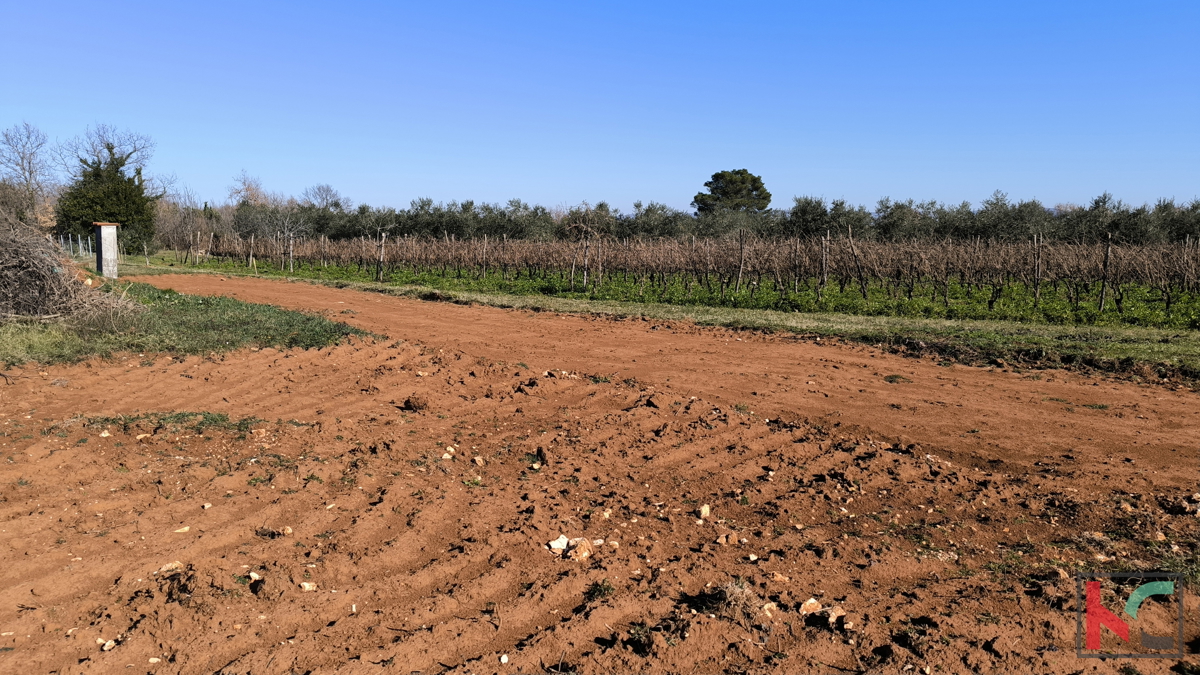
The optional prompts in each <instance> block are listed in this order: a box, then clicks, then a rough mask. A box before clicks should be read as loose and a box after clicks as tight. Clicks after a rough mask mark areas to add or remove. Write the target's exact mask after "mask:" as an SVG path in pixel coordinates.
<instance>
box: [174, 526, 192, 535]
mask: <svg viewBox="0 0 1200 675" xmlns="http://www.w3.org/2000/svg"><path fill="white" fill-rule="evenodd" d="M190 529H192V528H191V527H190V526H188V525H184V526H183V527H181V528H179V529H178V530H175V532H176V533H177V534H182V533H184V532H187V531H188V530H190Z"/></svg>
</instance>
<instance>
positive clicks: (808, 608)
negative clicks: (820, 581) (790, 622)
mask: <svg viewBox="0 0 1200 675" xmlns="http://www.w3.org/2000/svg"><path fill="white" fill-rule="evenodd" d="M819 611H821V603H819V602H817V599H816V598H809V599H807V600H805V601H804V603H803V604H802V605H800V613H801V614H816V613H817V612H819Z"/></svg>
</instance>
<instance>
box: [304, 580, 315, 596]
mask: <svg viewBox="0 0 1200 675" xmlns="http://www.w3.org/2000/svg"><path fill="white" fill-rule="evenodd" d="M300 590H302V591H304V592H305V593H311V592H313V591H315V590H317V585H316V584H314V583H312V582H310V581H301V582H300Z"/></svg>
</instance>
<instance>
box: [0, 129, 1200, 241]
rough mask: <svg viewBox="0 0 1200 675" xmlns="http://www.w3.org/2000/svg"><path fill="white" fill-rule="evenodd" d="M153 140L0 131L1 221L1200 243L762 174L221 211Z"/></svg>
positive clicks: (1170, 216) (327, 195)
mask: <svg viewBox="0 0 1200 675" xmlns="http://www.w3.org/2000/svg"><path fill="white" fill-rule="evenodd" d="M154 147H155V146H154V142H153V141H152V140H151V139H149V138H148V137H146V136H144V135H142V134H138V133H135V132H129V131H120V130H118V129H116V128H114V127H111V126H106V125H100V126H97V127H94V128H89V129H87V130H86V131H85V133H84V134H83V135H81V136H79V137H77V138H73V139H69V140H67V141H65V142H62V143H51V142H50V141H49V139H48V138H47V137H46V135H45V134H44V133H43V132H41V131H40V130H38V129H37V128H36V127H34V126H32V125H30V124H27V123H26V124H19V125H15V126H13V127H11V128H9V129H6V130H4V131H3V132H2V133H0V220H5V221H8V222H18V221H19V222H25V223H29V224H34V225H37V226H39V227H41V228H42V229H43V230H47V231H53V232H55V233H57V234H60V235H80V234H83V235H86V234H88V233H89V232H90V230H91V223H92V222H96V221H108V222H117V223H120V224H121V226H122V227H121V229H120V231H119V236H120V241H121V243H122V246H124V247H125V248H126V249H127V250H129V251H131V252H134V251H139V252H140V251H141V250H143V249H144V248H146V247H158V246H165V247H168V248H172V249H176V250H180V249H183V248H189V247H194V246H195V245H196V242H198V241H200V240H202V239H204V238H211V237H212V236H216V235H230V236H237V237H240V238H243V239H248V238H250V237H254V238H257V239H259V240H263V239H270V238H283V239H288V240H296V239H320V240H333V241H338V240H351V239H358V238H364V237H365V238H370V239H376V240H378V239H381V238H384V237H390V238H392V239H395V238H397V237H421V238H429V239H451V240H464V239H466V240H473V239H480V238H483V237H487V238H490V239H502V240H503V239H516V240H535V241H551V240H569V241H579V240H584V239H598V238H608V239H615V240H628V239H637V238H649V239H654V238H667V239H680V240H684V239H689V238H692V237H695V238H701V239H711V238H729V237H739V236H743V235H745V234H752V235H754V236H756V237H761V238H765V239H772V238H778V239H791V238H819V237H822V236H830V237H834V238H853V239H856V240H858V241H880V242H905V241H946V240H994V241H998V242H1025V241H1030V240H1032V239H1033V238H1034V237H1037V238H1038V239H1040V240H1042V241H1064V242H1075V243H1097V242H1106V241H1109V240H1110V239H1111V240H1112V241H1114V242H1116V243H1118V244H1122V245H1125V244H1159V243H1174V242H1183V243H1187V242H1190V241H1195V240H1197V239H1200V199H1193V200H1191V201H1189V202H1176V201H1175V200H1174V199H1160V200H1158V201H1157V202H1156V203H1155V204H1153V205H1149V204H1143V205H1140V206H1137V205H1132V204H1128V203H1125V202H1123V201H1121V200H1119V199H1116V198H1115V197H1114V196H1113V195H1111V194H1108V193H1104V194H1101V195H1099V196H1097V197H1096V198H1094V199H1093V200H1091V202H1090V203H1088V204H1085V205H1074V204H1056V205H1053V206H1049V205H1045V204H1042V203H1041V202H1039V201H1037V200H1020V201H1014V200H1011V199H1009V197H1008V196H1007V195H1006V194H1004V193H1003V192H1000V191H996V192H995V193H993V194H992V195H991V196H989V197H987V198H986V199H984V200H983V201H982V202H981V203H980V204H979V205H978V206H977V207H976V206H974V205H972V204H971V203H969V202H962V203H960V204H957V205H954V204H944V203H940V202H937V201H924V202H919V201H915V200H912V199H908V200H893V199H891V198H883V199H880V200H879V201H878V202H877V203H876V204H875V206H874V207H873V208H868V207H866V206H863V205H856V204H851V203H849V202H847V201H845V200H840V199H839V200H832V201H826V200H825V199H823V198H820V197H812V196H801V197H795V198H794V199H793V200H792V203H791V205H790V206H789V207H787V208H771V207H770V203H771V194H770V192H769V191H768V190H767V189H766V186H765V185H764V184H763V181H762V179H761V177H759V176H756V175H754V174H751V173H750V172H749V171H747V170H746V169H738V170H734V171H721V172H718V173H716V174H714V175H713V177H712V180H710V181H708V182H706V183H705V184H704V187H705V191H701V192H700V193H698V194H697V195H696V196H695V198H694V199H693V201H692V206H693V208H694V209H695V210H694V211H685V210H681V209H676V208H673V207H670V206H667V205H665V204H661V203H657V202H648V203H642V202H637V203H635V204H634V207H633V210H632V211H628V212H622V211H621V210H619V209H616V208H614V207H612V206H611V205H609V204H608V203H606V202H603V201H601V202H597V203H595V204H590V203H583V204H579V205H577V206H573V207H567V208H547V207H544V206H540V205H530V204H528V203H526V202H524V201H521V200H519V199H513V200H511V201H509V202H507V203H504V204H489V203H481V202H474V201H469V200H468V201H462V202H457V201H452V202H448V203H435V202H434V201H433V200H431V199H416V200H413V201H412V202H411V203H410V204H409V205H408V207H407V208H392V207H379V206H371V205H367V204H360V205H355V204H353V203H352V202H351V201H350V200H349V199H347V198H346V197H344V196H343V195H341V194H340V193H339V192H338V191H337V190H335V189H333V188H332V187H330V186H329V185H317V186H314V187H312V188H309V189H307V190H305V191H304V192H303V193H302V194H301V195H299V196H288V195H280V194H277V193H270V192H267V191H266V190H265V189H263V187H262V184H261V182H260V181H258V180H257V179H255V178H253V177H251V176H249V175H247V174H246V173H245V172H243V174H242V175H240V176H238V177H237V178H236V179H235V181H234V184H233V186H232V187H231V188H230V190H229V195H228V199H227V201H226V202H225V203H223V204H219V205H217V204H209V203H204V202H199V200H197V199H196V198H195V197H194V196H193V195H192V194H191V193H190V192H189V191H188V190H187V189H186V188H179V187H177V186H175V185H174V182H173V181H172V180H170V179H164V178H163V177H161V176H151V175H148V174H147V166H148V164H149V162H150V159H151V158H152V154H153V150H154Z"/></svg>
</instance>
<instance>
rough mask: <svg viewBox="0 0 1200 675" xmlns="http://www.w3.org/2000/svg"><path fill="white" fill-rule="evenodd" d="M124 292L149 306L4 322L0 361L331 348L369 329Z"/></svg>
mask: <svg viewBox="0 0 1200 675" xmlns="http://www.w3.org/2000/svg"><path fill="white" fill-rule="evenodd" d="M120 291H121V292H123V293H125V294H126V297H128V298H131V299H133V300H135V301H137V302H139V303H141V304H142V305H144V306H145V307H146V311H144V312H141V313H139V314H138V315H137V316H135V317H133V318H131V319H128V320H127V321H125V322H121V323H119V324H117V325H108V326H104V325H100V324H95V323H94V324H92V325H88V326H74V325H71V324H69V323H58V324H31V323H24V322H10V323H5V324H0V362H2V363H4V364H5V366H6V367H7V366H13V365H18V364H21V363H25V362H27V361H36V362H39V363H60V362H68V363H69V362H76V361H81V360H83V359H87V358H90V357H93V356H110V355H112V354H113V353H116V352H156V353H162V352H167V353H175V354H211V353H213V352H226V351H231V350H234V349H239V348H242V347H260V348H262V347H278V348H281V349H290V348H297V347H298V348H302V349H309V348H312V347H324V346H328V345H332V344H337V343H339V342H340V341H341V340H343V339H344V338H346V337H347V336H350V335H367V333H365V332H364V331H361V330H358V329H356V328H352V327H351V326H348V325H346V324H343V323H335V322H333V321H330V320H329V319H326V318H324V317H321V316H316V315H312V314H304V313H301V312H294V311H289V310H284V309H280V308H278V307H272V306H269V305H255V304H250V303H247V302H242V301H240V300H234V299H233V298H221V297H204V296H196V295H183V294H180V293H176V292H175V291H171V290H160V289H157V288H155V287H153V286H150V285H148V284H138V283H133V284H121V286H120Z"/></svg>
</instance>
